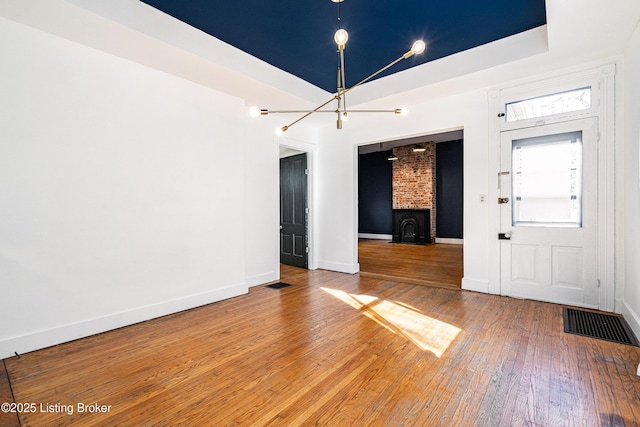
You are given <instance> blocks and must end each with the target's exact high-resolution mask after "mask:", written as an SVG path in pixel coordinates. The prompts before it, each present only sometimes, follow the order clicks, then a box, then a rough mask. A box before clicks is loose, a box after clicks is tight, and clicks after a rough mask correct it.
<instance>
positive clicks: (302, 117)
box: [281, 96, 338, 132]
mask: <svg viewBox="0 0 640 427" xmlns="http://www.w3.org/2000/svg"><path fill="white" fill-rule="evenodd" d="M334 99H338V97H337V96H334V97H333V98H331V99H330V100H328V101H327V102H325V103H324V104H320V105H319V106H317V107H316V108H314V109H313V110H311V111H308V112H307V113H306V114H304V115H303V116H301V117H300V118H298V119H297V120H294V121H293V122H291V123H290V124H288V125H287V126H283V127H282V129H281V130H282V131H283V132H284V131H286V130H287V129H289V128H290V127H291V126H293V125H295V124H296V123H298V122H299V121H300V120H303V119H306V118H307V117H309V116H310V115H312V114H313V113H316V112H318V111H319V110H320V109H321V108H322V107H324V106H325V105H327V104H329V103H330V102H331V101H333V100H334Z"/></svg>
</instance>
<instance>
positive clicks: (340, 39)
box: [333, 29, 349, 47]
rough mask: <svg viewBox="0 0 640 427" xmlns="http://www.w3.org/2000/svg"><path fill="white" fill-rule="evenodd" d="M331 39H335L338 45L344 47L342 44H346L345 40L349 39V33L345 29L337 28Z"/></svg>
mask: <svg viewBox="0 0 640 427" xmlns="http://www.w3.org/2000/svg"><path fill="white" fill-rule="evenodd" d="M333 40H335V42H336V44H337V45H338V46H342V47H344V45H345V44H347V40H349V33H347V30H343V29H339V30H338V31H336V33H335V34H334V35H333Z"/></svg>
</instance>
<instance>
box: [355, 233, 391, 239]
mask: <svg viewBox="0 0 640 427" xmlns="http://www.w3.org/2000/svg"><path fill="white" fill-rule="evenodd" d="M358 239H379V240H391V239H393V235H391V234H373V233H358Z"/></svg>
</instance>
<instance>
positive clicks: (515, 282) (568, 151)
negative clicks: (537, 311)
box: [498, 118, 599, 308]
mask: <svg viewBox="0 0 640 427" xmlns="http://www.w3.org/2000/svg"><path fill="white" fill-rule="evenodd" d="M597 139H598V120H597V119H596V118H588V119H581V120H575V121H568V122H562V123H556V124H550V125H545V126H536V127H531V128H526V129H518V130H512V131H507V132H502V133H501V146H500V150H501V165H500V166H501V167H500V170H501V172H500V173H499V175H498V181H499V186H500V198H499V200H498V203H500V234H499V236H498V238H499V239H500V270H501V271H500V274H501V278H500V280H501V292H502V294H503V295H509V296H512V297H516V298H527V299H535V300H540V301H549V302H555V303H561V304H570V305H576V306H583V307H591V308H597V307H598V286H599V284H598V272H597V251H596V241H597V225H598V221H597V219H598V218H597V214H598V212H597V206H598V204H597V194H598V192H597V183H598V179H597V178H598V162H597V144H598V140H597Z"/></svg>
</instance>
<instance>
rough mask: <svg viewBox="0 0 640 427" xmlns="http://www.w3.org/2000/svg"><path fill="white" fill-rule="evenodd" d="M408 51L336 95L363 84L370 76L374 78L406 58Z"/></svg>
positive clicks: (341, 94)
mask: <svg viewBox="0 0 640 427" xmlns="http://www.w3.org/2000/svg"><path fill="white" fill-rule="evenodd" d="M409 53H411V51H408V52H407V53H405V54H404V55H402V56H401V57H400V58H398V59H396V60H395V61H393V62H391V63H390V64H389V65H386V66H384V67H382V68H380V69H379V70H378V71H376V72H375V73H373V74H371V75H370V76H369V77H366V78H365V79H363V80H360V81H359V82H358V83H356V84H355V85H353V86H351V87H350V88H349V89H343V90H342V91H341V92H340V93H338V96H343V95H344V94H345V93H347V92H349V91H350V90H352V89H355V88H357V87H358V86H360V85H361V84H364V83H366V82H368V81H369V80H371V79H372V78H374V77H375V76H377V75H378V74H380V73H382V72H383V71H386V70H388V69H389V68H391V67H393V66H394V65H396V64H397V63H398V62H400V61H402V60H403V59H406V58H408V57H409V56H411V55H409V56H407V55H408V54H409Z"/></svg>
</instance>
